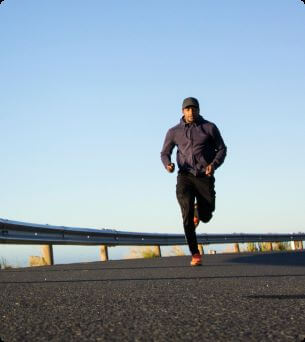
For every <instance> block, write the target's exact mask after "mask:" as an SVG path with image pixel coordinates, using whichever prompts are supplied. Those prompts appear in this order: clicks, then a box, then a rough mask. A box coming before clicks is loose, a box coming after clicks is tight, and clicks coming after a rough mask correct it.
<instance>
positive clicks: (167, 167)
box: [166, 163, 175, 173]
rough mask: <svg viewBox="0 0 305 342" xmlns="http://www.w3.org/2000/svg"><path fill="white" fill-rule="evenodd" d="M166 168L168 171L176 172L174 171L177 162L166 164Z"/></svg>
mask: <svg viewBox="0 0 305 342" xmlns="http://www.w3.org/2000/svg"><path fill="white" fill-rule="evenodd" d="M166 169H167V171H168V172H170V173H172V172H174V171H175V164H174V163H171V164H168V165H167V166H166Z"/></svg>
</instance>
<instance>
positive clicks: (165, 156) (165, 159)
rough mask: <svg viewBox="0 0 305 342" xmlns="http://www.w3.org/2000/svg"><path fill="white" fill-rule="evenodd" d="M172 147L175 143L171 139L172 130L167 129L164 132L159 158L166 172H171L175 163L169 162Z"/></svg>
mask: <svg viewBox="0 0 305 342" xmlns="http://www.w3.org/2000/svg"><path fill="white" fill-rule="evenodd" d="M174 147H175V143H174V141H173V133H172V130H169V131H168V132H167V134H166V137H165V140H164V143H163V147H162V151H161V160H162V163H163V165H164V167H165V168H166V169H167V171H168V172H173V171H174V169H175V164H173V163H172V162H171V155H172V152H173V149H174Z"/></svg>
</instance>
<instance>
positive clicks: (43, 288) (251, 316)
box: [0, 252, 305, 342]
mask: <svg viewBox="0 0 305 342" xmlns="http://www.w3.org/2000/svg"><path fill="white" fill-rule="evenodd" d="M189 261H190V257H166V258H157V259H137V260H136V259H134V260H120V261H109V262H104V263H102V262H93V263H82V264H71V265H57V266H52V267H37V268H23V269H13V270H5V271H3V270H2V271H0V339H1V340H2V341H5V342H6V341H166V342H168V341H194V340H197V341H305V252H286V253H279V252H277V253H276V252H274V253H266V254H263V253H260V254H255V253H253V254H244V253H242V254H226V255H224V254H222V255H207V256H204V264H203V266H201V267H195V268H194V267H190V266H189Z"/></svg>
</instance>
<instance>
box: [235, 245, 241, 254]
mask: <svg viewBox="0 0 305 342" xmlns="http://www.w3.org/2000/svg"><path fill="white" fill-rule="evenodd" d="M239 252H240V250H239V244H238V243H234V253H239Z"/></svg>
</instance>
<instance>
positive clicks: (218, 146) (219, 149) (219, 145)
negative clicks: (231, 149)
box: [206, 125, 227, 175]
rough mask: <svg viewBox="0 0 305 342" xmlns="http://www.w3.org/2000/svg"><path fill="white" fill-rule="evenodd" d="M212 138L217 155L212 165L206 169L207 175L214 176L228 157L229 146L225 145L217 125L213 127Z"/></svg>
mask: <svg viewBox="0 0 305 342" xmlns="http://www.w3.org/2000/svg"><path fill="white" fill-rule="evenodd" d="M212 137H213V140H214V144H215V150H216V155H215V157H214V160H213V161H212V163H211V164H210V165H208V167H207V168H206V173H207V171H208V173H210V175H212V174H213V172H214V170H216V169H217V168H218V167H219V166H220V165H221V164H222V163H223V162H224V160H225V157H226V155H227V146H226V145H225V143H224V141H223V139H222V136H221V134H220V132H219V129H218V128H217V126H216V125H213V127H212Z"/></svg>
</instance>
